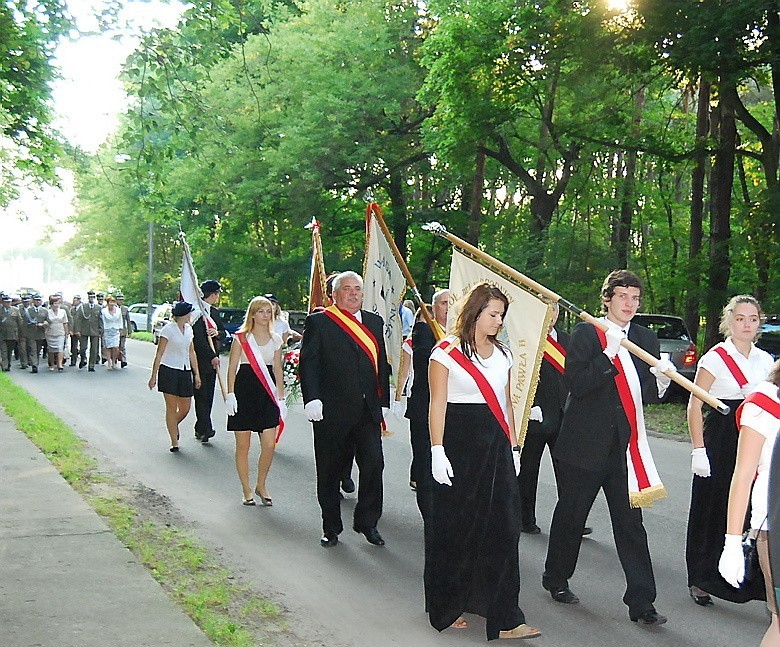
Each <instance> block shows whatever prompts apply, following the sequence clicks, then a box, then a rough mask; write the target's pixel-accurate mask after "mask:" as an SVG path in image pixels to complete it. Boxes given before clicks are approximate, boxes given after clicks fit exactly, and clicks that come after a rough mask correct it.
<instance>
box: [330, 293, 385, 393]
mask: <svg viewBox="0 0 780 647" xmlns="http://www.w3.org/2000/svg"><path fill="white" fill-rule="evenodd" d="M325 314H326V315H327V316H328V317H330V319H331V320H332V321H334V322H335V323H336V325H338V327H339V328H341V329H342V330H343V331H344V332H345V333H346V334H347V335H349V336H350V337H351V338H352V340H353V341H354V342H355V343H356V344H357V345H358V346H359V347H360V349H361V350H362V351H363V352H364V353H365V354H366V355H367V356H368V359H369V360H371V364H372V366H373V367H374V372H375V373H376V376H377V385H376V387H377V393H379V395H380V397H381V395H382V394H381V388H380V386H379V344H378V343H377V341H376V337H374V335H373V334H372V333H371V331H370V330H369V329H368V328H367V327H366V326H365V325H364V324H363V323H362V322H360V321H358V319H357V317H356V316H355V315H353V314H350V313H349V312H346V311H344V310H341V309H340V308H339V307H338V306H336V305H335V304H334V305H332V306H328V307H327V308H325Z"/></svg>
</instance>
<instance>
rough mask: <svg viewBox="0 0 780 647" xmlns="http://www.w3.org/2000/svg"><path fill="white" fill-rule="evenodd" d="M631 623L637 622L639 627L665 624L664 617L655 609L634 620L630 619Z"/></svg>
mask: <svg viewBox="0 0 780 647" xmlns="http://www.w3.org/2000/svg"><path fill="white" fill-rule="evenodd" d="M631 622H638V623H639V624H640V625H662V624H664V623H665V622H666V616H662V615H661V614H660V613H658V611H656V610H655V609H650V611H645V612H644V613H642V614H640V615H638V616H637V617H636V618H631Z"/></svg>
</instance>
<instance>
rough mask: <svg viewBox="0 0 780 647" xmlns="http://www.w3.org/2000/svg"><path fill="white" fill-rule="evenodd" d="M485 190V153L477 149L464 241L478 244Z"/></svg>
mask: <svg viewBox="0 0 780 647" xmlns="http://www.w3.org/2000/svg"><path fill="white" fill-rule="evenodd" d="M484 192H485V153H483V152H482V151H481V150H480V151H477V159H476V162H475V164H474V179H473V181H472V183H471V203H470V205H469V231H468V234H467V235H466V241H467V242H469V243H471V244H472V245H474V246H476V245H478V244H479V228H480V225H481V224H482V195H483V194H484Z"/></svg>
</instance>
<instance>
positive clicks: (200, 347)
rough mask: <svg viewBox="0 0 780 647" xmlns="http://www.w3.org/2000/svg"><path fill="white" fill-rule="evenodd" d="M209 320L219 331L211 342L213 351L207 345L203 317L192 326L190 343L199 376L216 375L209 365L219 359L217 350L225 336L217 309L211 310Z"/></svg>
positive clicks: (207, 339) (223, 325) (207, 340)
mask: <svg viewBox="0 0 780 647" xmlns="http://www.w3.org/2000/svg"><path fill="white" fill-rule="evenodd" d="M211 318H212V319H213V320H214V323H215V324H217V330H218V331H219V334H218V335H217V336H216V337H215V338H214V340H213V341H214V350H211V344H209V338H208V335H207V334H206V322H205V320H204V319H203V317H199V318H198V320H197V321H196V322H195V323H194V324H193V326H192V343H193V345H194V346H195V356H196V357H197V358H198V369H199V370H200V372H201V374H204V373H216V371H215V370H214V367H213V366H212V365H211V360H212V359H214V358H215V357H219V349H220V348H221V346H222V342H223V341H225V336H226V335H225V324H224V323H223V322H222V317H220V316H219V310H217V308H214V307H212V308H211Z"/></svg>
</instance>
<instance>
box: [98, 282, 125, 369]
mask: <svg viewBox="0 0 780 647" xmlns="http://www.w3.org/2000/svg"><path fill="white" fill-rule="evenodd" d="M100 318H101V319H102V321H103V350H104V351H105V352H106V355H107V359H108V370H109V371H113V370H114V369H115V368H116V363H117V360H118V359H119V333H120V331H121V330H122V311H121V310H120V309H119V308H118V307H117V305H116V299H115V298H114V297H111V296H110V297H108V298H107V299H106V307H105V308H103V309H102V310H101V311H100Z"/></svg>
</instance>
